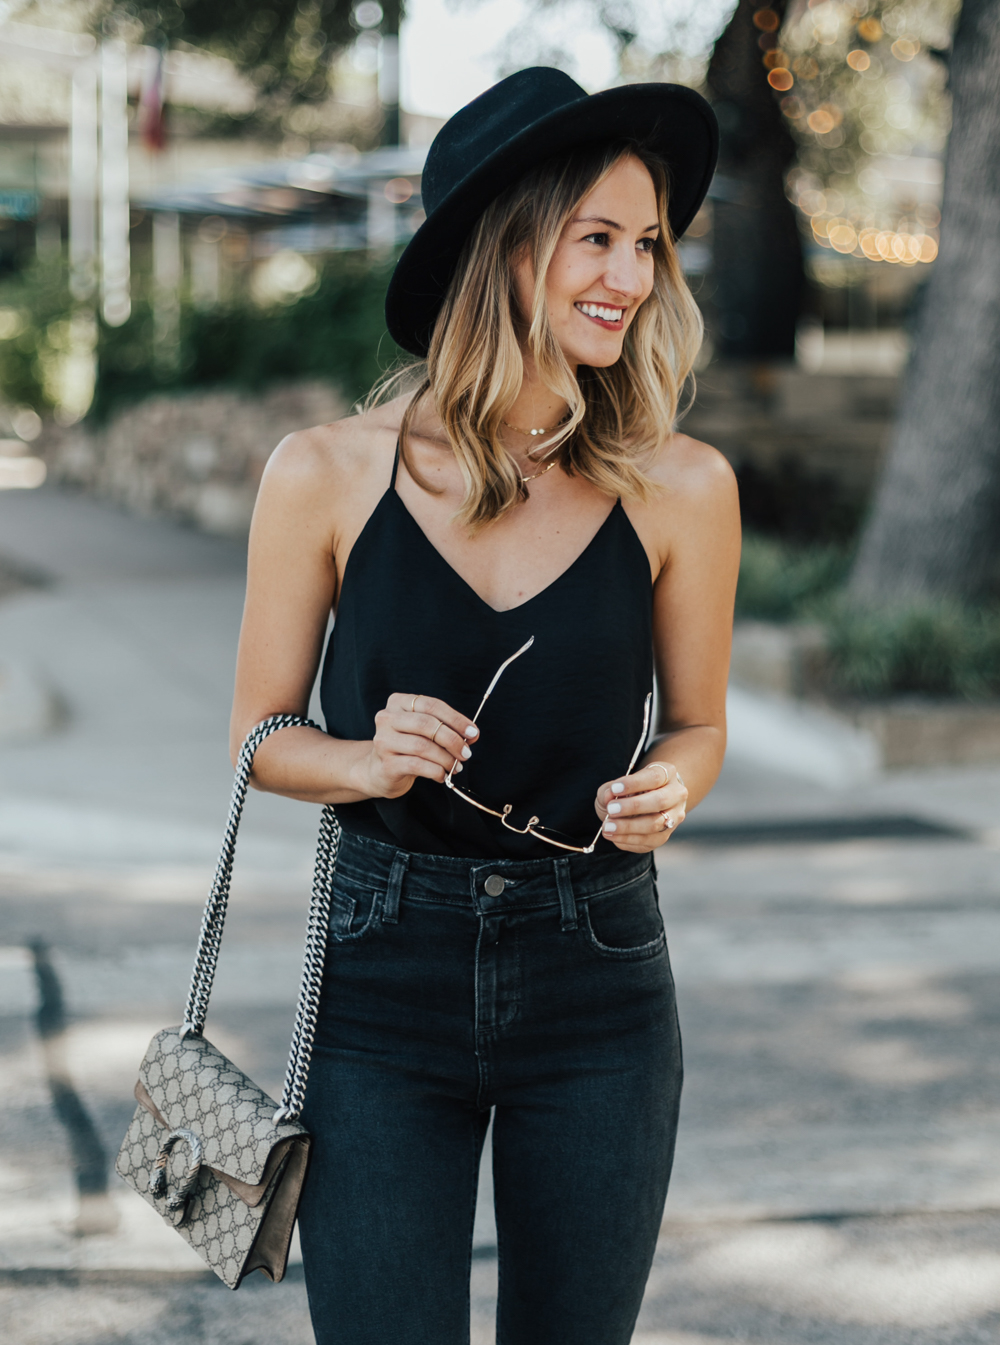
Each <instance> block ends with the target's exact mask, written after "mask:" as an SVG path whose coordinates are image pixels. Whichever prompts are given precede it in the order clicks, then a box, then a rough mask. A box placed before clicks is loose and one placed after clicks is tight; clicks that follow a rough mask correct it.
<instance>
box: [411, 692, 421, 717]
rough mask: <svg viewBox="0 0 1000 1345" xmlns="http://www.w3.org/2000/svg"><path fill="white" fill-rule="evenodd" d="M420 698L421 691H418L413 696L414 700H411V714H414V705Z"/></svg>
mask: <svg viewBox="0 0 1000 1345" xmlns="http://www.w3.org/2000/svg"><path fill="white" fill-rule="evenodd" d="M419 699H420V692H419V691H418V692H417V694H416V695H415V696H414V697H413V700H411V701H410V714H411V715H412V714H413V711H414V707H415V706H416V703H417V701H418V700H419Z"/></svg>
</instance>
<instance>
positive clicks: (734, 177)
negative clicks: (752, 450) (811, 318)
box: [707, 0, 803, 359]
mask: <svg viewBox="0 0 1000 1345" xmlns="http://www.w3.org/2000/svg"><path fill="white" fill-rule="evenodd" d="M760 7H761V0H740V2H739V4H738V5H737V7H736V12H735V13H734V14H733V17H732V18H731V19H730V21H729V23H728V25H727V27H726V29H725V31H724V32H723V33H722V35H721V36H720V38H719V40H718V41H717V42H716V44H715V49H714V51H713V52H712V59H711V60H710V62H709V66H708V77H707V83H708V87H709V96H710V97H711V100H712V105H713V107H714V108H715V113H716V116H717V117H718V119H719V130H720V133H721V144H720V151H719V172H718V175H717V177H716V179H715V183H714V184H713V189H712V191H711V193H710V195H711V196H712V198H713V227H712V234H713V275H714V280H715V292H714V294H713V296H712V302H713V306H714V308H715V318H716V320H715V323H714V324H713V325H714V326H715V328H716V331H715V336H716V342H717V348H718V351H719V354H720V355H724V356H730V357H736V358H745V359H771V358H779V359H780V358H790V357H791V356H793V355H794V353H795V327H796V323H797V321H798V316H799V308H800V305H801V301H802V291H803V269H802V245H801V241H800V239H799V231H798V225H797V223H796V220H795V211H794V209H793V207H792V205H791V202H790V201H789V200H788V198H787V196H786V195H785V182H784V179H785V172H786V170H787V168H788V166H789V164H790V163H791V162H792V160H793V159H794V157H795V143H794V141H793V140H792V137H791V135H790V134H789V132H788V128H787V127H786V126H785V124H784V121H783V118H782V115H781V110H780V108H779V107H778V103H777V99H776V98H775V96H774V93H773V91H772V89H771V86H770V85H769V84H768V82H767V71H766V70H765V69H764V65H763V62H762V56H763V51H762V49H761V45H760V43H761V40H762V34H761V31H760V30H759V29H758V28H756V27H755V26H754V22H753V15H754V12H755V11H756V10H758V9H760ZM770 8H771V9H773V10H774V11H775V12H776V13H777V15H778V17H779V19H783V18H784V15H785V10H786V9H787V3H786V0H774V3H772V4H771V6H770ZM763 41H764V42H768V41H770V42H771V43H772V44H774V45H776V38H775V37H773V36H772V37H770V38H766V37H765V38H763Z"/></svg>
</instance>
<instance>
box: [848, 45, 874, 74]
mask: <svg viewBox="0 0 1000 1345" xmlns="http://www.w3.org/2000/svg"><path fill="white" fill-rule="evenodd" d="M871 63H872V58H871V57H870V56H869V55H868V53H867V52H866V51H862V50H861V49H860V48H857V49H855V50H854V51H849V52H848V53H847V64H848V65H849V66H850V67H851V69H852V70H857V71H858V73H859V74H860V72H861V71H862V70H867V69H868V67H869V66H870V65H871Z"/></svg>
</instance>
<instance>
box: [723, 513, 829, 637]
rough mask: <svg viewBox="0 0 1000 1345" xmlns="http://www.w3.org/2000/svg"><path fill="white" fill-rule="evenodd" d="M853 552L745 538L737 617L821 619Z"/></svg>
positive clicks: (755, 536) (754, 536)
mask: <svg viewBox="0 0 1000 1345" xmlns="http://www.w3.org/2000/svg"><path fill="white" fill-rule="evenodd" d="M849 565H850V552H849V551H848V550H847V549H846V548H845V547H841V546H829V545H828V546H817V545H812V546H804V545H801V544H799V545H796V544H794V543H790V542H786V541H782V540H781V539H779V538H775V537H763V536H761V535H760V534H757V533H752V532H750V533H744V536H743V554H742V556H741V557H740V578H739V584H738V586H737V589H736V615H737V616H742V617H755V618H757V619H758V620H761V621H791V620H794V619H795V618H804V617H810V616H814V615H816V614H817V612H818V611H819V610H820V609H821V608H822V606H823V605H824V603H825V602H826V601H827V600H828V599H829V597H830V595H831V594H833V593H834V592H835V591H836V590H837V589H838V588H839V587H840V585H841V584H842V583H843V581H844V579H845V578H846V576H847V570H848V567H849Z"/></svg>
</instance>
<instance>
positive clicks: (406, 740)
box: [379, 728, 462, 771]
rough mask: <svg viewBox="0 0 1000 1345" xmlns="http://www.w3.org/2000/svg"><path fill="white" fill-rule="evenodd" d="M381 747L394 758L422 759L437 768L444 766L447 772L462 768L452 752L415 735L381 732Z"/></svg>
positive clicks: (385, 730) (393, 731)
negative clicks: (453, 768)
mask: <svg viewBox="0 0 1000 1345" xmlns="http://www.w3.org/2000/svg"><path fill="white" fill-rule="evenodd" d="M379 745H380V746H381V747H382V748H383V749H384V750H385V751H387V752H390V753H392V755H393V756H401V757H420V758H421V759H422V760H424V761H430V762H433V763H434V765H435V766H443V767H444V768H445V770H446V771H450V770H451V768H452V767H453V766H454V767H455V769H456V770H461V768H462V763H461V762H460V761H459V762H456V760H455V758H454V757H453V756H452V754H451V753H450V752H447V751H445V749H444V748H443V747H439V746H438V744H437V743H433V742H430V741H429V740H428V739H427V738H424V737H421V736H419V735H417V734H414V733H399V732H398V731H397V730H396V729H391V728H390V729H383V730H380V734H379Z"/></svg>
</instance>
